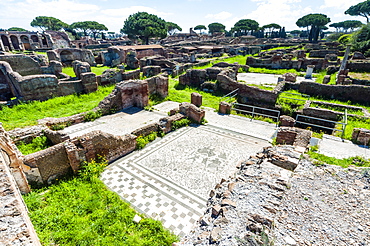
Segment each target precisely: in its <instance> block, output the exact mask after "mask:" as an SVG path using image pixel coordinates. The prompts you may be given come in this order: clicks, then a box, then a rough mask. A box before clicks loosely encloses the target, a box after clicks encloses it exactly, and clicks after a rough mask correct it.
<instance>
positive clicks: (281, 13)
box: [0, 0, 366, 32]
mask: <svg viewBox="0 0 370 246" xmlns="http://www.w3.org/2000/svg"><path fill="white" fill-rule="evenodd" d="M360 2H363V0H362V1H361V0H321V1H320V0H310V1H307V0H306V1H303V0H227V1H225V0H181V1H174V0H155V1H154V0H141V1H137V0H135V1H134V0H120V1H117V0H114V1H111V0H25V1H22V0H0V10H1V11H0V28H4V29H7V28H10V27H22V28H24V29H27V30H34V31H36V30H37V29H35V28H32V27H31V26H30V23H31V21H32V20H33V19H34V18H35V17H36V16H52V17H55V18H58V19H60V20H61V21H63V22H65V23H67V24H72V23H73V22H77V21H97V22H99V23H102V24H104V25H105V26H107V27H108V29H109V31H112V32H119V31H120V29H121V28H122V26H123V23H124V21H125V20H126V19H127V17H128V16H129V15H130V14H134V13H137V12H148V13H150V14H155V15H157V16H159V17H161V18H162V19H164V20H166V21H171V22H174V23H176V24H178V25H179V26H180V27H181V28H182V30H183V31H182V32H189V29H190V28H191V27H195V26H197V25H205V26H208V24H210V23H213V22H219V23H222V24H224V25H225V26H226V29H227V30H229V29H230V28H231V27H233V26H234V24H235V23H236V22H237V21H238V20H240V19H253V20H256V21H257V22H258V23H259V24H260V26H263V25H266V24H270V23H277V24H279V25H281V26H284V27H285V28H286V30H287V31H290V30H295V29H299V28H298V27H297V26H296V25H295V22H296V21H297V20H298V19H299V18H300V17H302V16H304V15H306V14H310V13H322V14H326V15H327V16H328V17H329V18H330V19H331V23H334V22H339V21H344V20H360V21H362V22H364V23H365V21H366V20H365V18H363V17H355V16H350V15H345V14H344V11H346V10H347V9H348V8H349V7H350V6H351V5H355V4H357V3H360Z"/></svg>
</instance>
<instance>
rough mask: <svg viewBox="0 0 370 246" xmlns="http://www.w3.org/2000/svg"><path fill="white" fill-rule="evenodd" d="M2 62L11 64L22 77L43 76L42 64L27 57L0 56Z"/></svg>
mask: <svg viewBox="0 0 370 246" xmlns="http://www.w3.org/2000/svg"><path fill="white" fill-rule="evenodd" d="M0 61H5V62H7V63H9V65H10V66H11V67H12V69H13V70H14V71H16V72H17V73H19V74H20V75H22V76H26V75H34V74H42V71H41V67H40V64H39V63H38V62H37V61H35V60H34V59H32V58H31V57H29V56H26V55H0Z"/></svg>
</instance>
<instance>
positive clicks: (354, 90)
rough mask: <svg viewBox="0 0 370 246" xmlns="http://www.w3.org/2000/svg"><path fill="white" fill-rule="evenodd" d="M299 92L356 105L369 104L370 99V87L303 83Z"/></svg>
mask: <svg viewBox="0 0 370 246" xmlns="http://www.w3.org/2000/svg"><path fill="white" fill-rule="evenodd" d="M299 92H300V93H303V94H308V95H310V96H322V97H325V98H328V99H333V98H335V99H338V100H341V101H348V100H350V101H351V102H354V103H368V102H369V98H370V86H362V85H326V84H319V83H315V82H308V81H303V82H301V83H300V85H299Z"/></svg>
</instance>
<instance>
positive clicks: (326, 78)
mask: <svg viewBox="0 0 370 246" xmlns="http://www.w3.org/2000/svg"><path fill="white" fill-rule="evenodd" d="M330 79H331V76H330V75H325V76H324V79H323V81H322V83H323V84H328V83H329V82H330Z"/></svg>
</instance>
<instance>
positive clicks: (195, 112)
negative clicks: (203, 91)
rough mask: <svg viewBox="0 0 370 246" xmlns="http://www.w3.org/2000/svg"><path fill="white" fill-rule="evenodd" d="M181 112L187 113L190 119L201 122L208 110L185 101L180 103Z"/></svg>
mask: <svg viewBox="0 0 370 246" xmlns="http://www.w3.org/2000/svg"><path fill="white" fill-rule="evenodd" d="M179 108H180V113H182V114H184V115H186V116H187V117H188V118H189V119H191V120H193V121H195V122H197V123H199V124H200V123H201V122H202V120H203V118H204V116H205V114H206V112H205V111H204V110H203V109H200V108H198V107H196V106H195V105H193V104H190V103H187V102H184V103H181V104H180V107H179Z"/></svg>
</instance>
